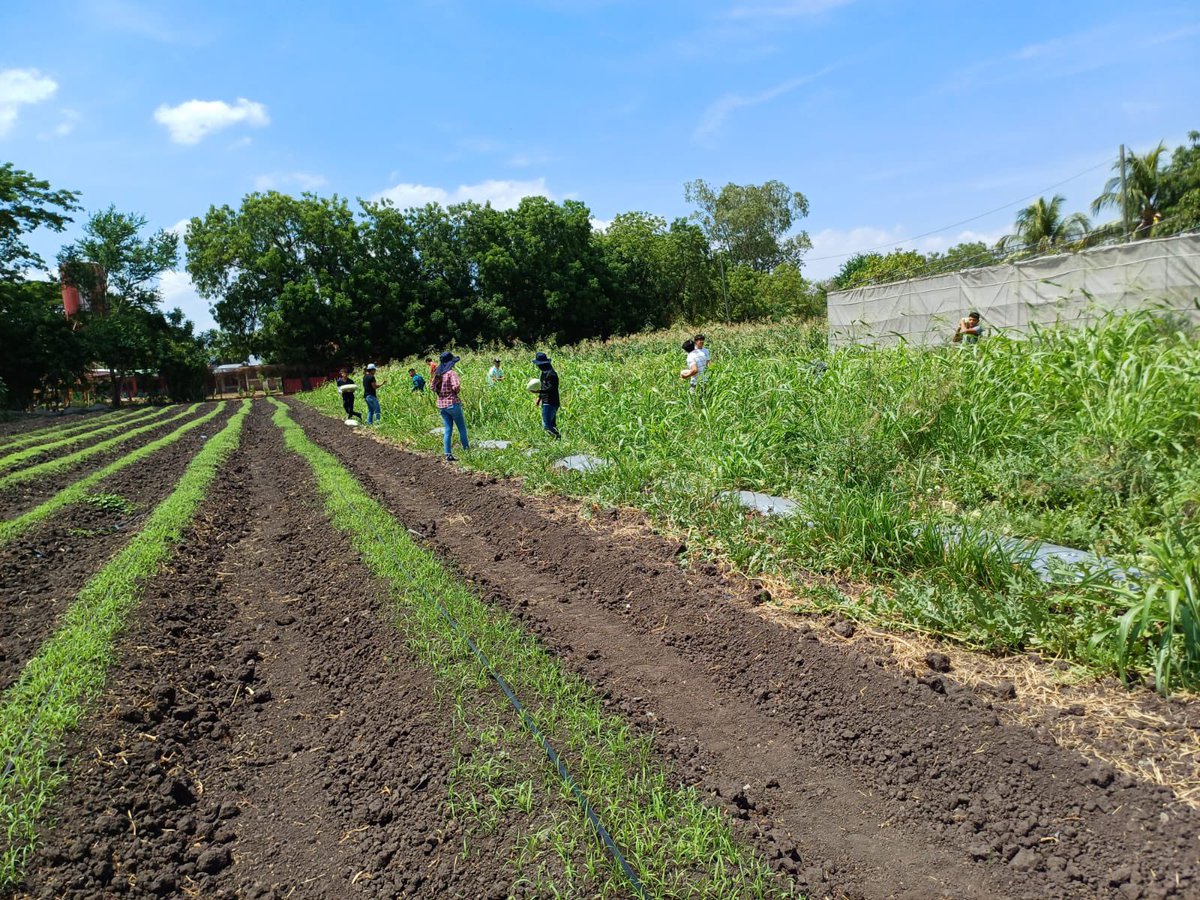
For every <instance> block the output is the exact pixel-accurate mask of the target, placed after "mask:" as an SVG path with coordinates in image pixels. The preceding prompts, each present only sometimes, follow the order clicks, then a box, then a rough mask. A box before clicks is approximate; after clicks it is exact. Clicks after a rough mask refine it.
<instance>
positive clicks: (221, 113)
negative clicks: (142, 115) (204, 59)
mask: <svg viewBox="0 0 1200 900" xmlns="http://www.w3.org/2000/svg"><path fill="white" fill-rule="evenodd" d="M154 121H156V122H158V123H159V124H160V125H163V126H165V127H166V129H167V132H168V133H169V134H170V135H171V140H172V141H174V142H175V143H176V144H198V143H200V141H202V140H204V138H206V137H208V136H209V135H210V134H212V133H213V132H215V131H221V130H222V129H224V128H229V127H230V126H232V125H237V124H239V123H244V124H246V125H250V126H253V127H255V128H262V127H263V126H265V125H268V124H270V122H271V120H270V118H269V117H268V116H267V108H266V107H265V106H263V105H262V104H261V103H255V102H254V101H253V100H247V99H246V98H245V97H239V98H238V99H237V102H236V103H233V104H229V103H226V102H225V101H224V100H188V101H187V102H185V103H180V104H179V105H178V106H168V105H167V104H165V103H164V104H163V105H162V106H160V107H159V108H158V109H156V110H155V111H154Z"/></svg>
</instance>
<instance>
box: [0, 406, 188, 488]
mask: <svg viewBox="0 0 1200 900" xmlns="http://www.w3.org/2000/svg"><path fill="white" fill-rule="evenodd" d="M168 409H169V407H163V408H162V409H156V410H149V411H147V412H146V413H143V414H140V415H138V416H134V417H131V418H129V419H122V420H121V421H119V422H115V423H110V424H107V425H102V426H100V427H99V428H93V429H91V430H88V431H83V432H79V433H76V434H73V435H68V436H61V435H54V436H53V439H52V440H49V441H46V442H44V443H38V444H34V445H33V446H31V447H25V448H24V449H21V450H15V451H13V452H12V453H8V454H6V455H4V456H0V472H2V471H4V470H5V469H11V468H12V467H13V466H17V465H20V464H21V463H22V462H24V461H25V460H27V459H29V458H30V457H33V456H40V455H41V454H43V453H49V452H51V451H52V450H57V449H58V448H59V447H66V446H68V445H71V444H81V443H85V442H87V441H90V440H94V439H96V438H98V437H102V436H103V435H106V434H111V433H112V432H114V431H122V430H124V429H126V428H127V427H128V426H129V425H130V423H132V422H142V421H148V420H150V419H156V418H158V417H159V416H161V415H163V414H164V413H166V412H167V410H168Z"/></svg>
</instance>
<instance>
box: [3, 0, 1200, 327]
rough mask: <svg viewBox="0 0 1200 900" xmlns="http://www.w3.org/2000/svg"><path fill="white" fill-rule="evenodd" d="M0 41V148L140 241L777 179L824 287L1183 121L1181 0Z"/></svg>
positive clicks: (286, 25)
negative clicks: (197, 219) (445, 205)
mask: <svg viewBox="0 0 1200 900" xmlns="http://www.w3.org/2000/svg"><path fill="white" fill-rule="evenodd" d="M0 35H2V36H3V37H2V38H0V160H8V161H12V162H14V163H15V164H16V165H17V166H18V167H20V168H25V169H29V170H31V171H33V172H34V173H36V174H37V175H38V176H39V177H42V178H47V179H49V180H50V181H51V182H52V183H53V184H54V185H55V186H56V187H67V188H73V189H76V190H80V191H82V192H83V201H84V203H85V205H86V207H87V208H88V209H96V208H100V207H103V206H106V205H108V204H109V203H116V204H117V206H118V208H120V209H122V210H126V211H136V212H140V213H142V214H143V215H145V216H146V217H147V218H148V219H149V220H150V222H151V224H152V225H154V226H155V227H164V228H169V227H173V226H176V225H177V223H179V222H181V221H182V220H185V219H187V218H189V217H191V216H193V215H201V214H203V213H204V211H205V210H206V209H207V208H208V207H209V205H211V204H221V203H229V204H233V205H236V204H237V203H238V201H239V200H240V198H241V197H242V196H243V195H244V194H246V193H248V192H250V191H253V190H256V189H257V190H261V189H266V188H276V189H278V190H285V191H290V192H299V191H302V190H314V191H317V192H320V193H324V194H330V193H337V194H340V195H343V196H348V197H352V198H353V197H374V196H378V195H380V194H388V195H390V196H392V197H393V198H394V199H396V200H397V201H398V202H400V203H401V204H402V205H408V204H410V203H421V202H425V201H426V200H430V199H436V200H441V201H442V202H454V201H456V200H459V199H464V198H468V197H469V198H472V199H477V200H489V199H490V200H492V201H493V202H494V203H495V204H496V205H501V206H505V205H511V204H513V203H514V202H515V201H516V199H518V198H519V197H520V196H522V195H524V194H530V193H542V194H546V195H548V196H551V197H554V198H556V199H564V198H575V199H579V200H583V201H585V202H586V203H587V204H588V205H589V206H590V208H591V209H592V212H593V214H594V215H595V216H596V218H597V219H598V220H599V221H600V222H601V223H602V222H603V221H604V220H607V219H611V218H612V216H613V215H615V214H616V213H618V212H623V211H627V210H645V211H648V212H654V213H657V214H660V215H663V216H665V217H667V218H668V219H670V218H672V217H674V216H679V215H686V214H687V213H688V212H689V208H688V206H687V204H686V203H685V202H684V199H683V183H684V182H685V181H687V180H690V179H692V178H704V179H706V180H708V181H709V182H711V183H714V184H717V185H720V184H724V183H725V182H728V181H735V182H739V183H748V182H761V181H765V180H767V179H771V178H776V179H779V180H782V181H784V182H785V183H787V184H788V185H789V186H791V187H792V188H793V189H794V190H800V191H803V192H804V193H805V194H806V195H807V196H808V198H809V201H810V203H811V214H810V216H809V218H808V219H807V220H806V221H805V222H804V223H803V224H804V227H805V228H806V229H807V230H808V232H809V234H810V235H811V236H812V238H813V241H814V245H815V246H814V249H813V250H812V251H811V252H810V254H809V257H810V261H809V263H808V265H807V268H806V274H808V275H810V276H812V277H825V276H828V275H830V274H832V273H833V272H835V271H836V270H837V268H838V266H839V265H840V263H841V262H842V260H843V258H844V255H845V254H848V253H851V252H854V251H856V250H862V249H870V248H874V247H877V246H883V247H885V248H888V247H891V246H896V245H897V244H898V243H899V242H900V241H901V240H902V239H904V238H907V237H910V236H913V235H919V234H925V233H926V232H935V233H933V234H930V235H928V236H927V237H923V238H921V239H919V240H917V241H915V242H912V243H910V244H905V246H916V247H918V248H920V249H926V250H928V249H938V248H944V247H945V246H948V245H950V244H952V243H956V242H957V241H959V240H961V239H975V238H979V237H982V238H983V239H985V240H989V241H990V240H994V239H996V238H998V237H999V236H1000V235H1001V234H1003V233H1004V232H1005V230H1006V229H1007V226H1008V225H1009V224H1010V223H1011V222H1012V219H1013V215H1014V212H1015V210H1016V209H1017V207H1018V206H1019V205H1020V204H1019V202H1018V201H1021V200H1024V199H1026V198H1027V197H1029V196H1030V195H1036V194H1038V193H1041V192H1043V191H1044V190H1045V189H1047V188H1050V187H1051V186H1052V185H1055V184H1057V183H1059V182H1064V181H1065V183H1064V184H1062V185H1060V186H1059V187H1057V188H1053V189H1051V190H1050V191H1048V192H1047V193H1053V192H1055V191H1057V192H1061V193H1063V194H1065V195H1066V196H1067V198H1068V204H1069V206H1071V207H1072V208H1078V209H1085V208H1086V206H1087V204H1088V202H1089V201H1090V200H1091V199H1092V198H1093V197H1094V196H1095V195H1096V194H1097V193H1099V191H1100V188H1101V185H1102V183H1103V181H1104V179H1105V178H1106V177H1107V175H1108V168H1107V167H1108V165H1109V164H1110V163H1111V161H1112V160H1113V159H1114V158H1115V156H1116V153H1117V147H1118V145H1119V144H1121V143H1122V142H1123V143H1125V144H1126V145H1128V146H1131V147H1133V148H1135V149H1138V150H1146V149H1149V148H1151V147H1153V146H1154V145H1155V144H1156V143H1157V142H1158V141H1159V140H1165V141H1166V142H1167V143H1168V145H1173V144H1177V143H1180V142H1182V141H1183V140H1184V139H1185V137H1186V134H1187V132H1188V131H1189V130H1191V129H1200V9H1198V8H1197V6H1196V4H1195V3H1194V2H1192V0H1188V2H1154V0H1147V2H1143V3H1140V4H1129V3H1127V2H1109V0H1088V2H1075V0H1040V2H1025V0H1006V2H990V0H988V2H983V0H979V2H976V0H911V2H901V0H722V2H716V0H713V2H703V0H678V2H676V0H662V2H654V0H640V2H638V0H628V2H625V0H504V2H501V0H476V2H468V0H424V2H422V0H412V2H401V0H397V2H389V3H383V2H354V3H350V2H334V0H328V2H319V3H317V2H293V3H284V2H278V0H276V2H248V0H241V2H237V3H232V2H226V0H204V2H192V0H179V2H151V0H40V2H37V3H32V2H30V3H4V4H3V5H2V6H0ZM1089 170H1090V171H1089ZM1081 173H1083V174H1081ZM1075 176H1079V177H1075ZM1068 179H1069V180H1068ZM997 208H999V209H998V211H996V212H992V213H990V214H989V215H983V216H980V214H982V213H986V212H988V211H989V210H997ZM965 220H970V221H965ZM957 223H963V224H957ZM946 226H953V227H949V228H947V227H946ZM69 237H70V234H68V235H67V238H69ZM63 239H64V238H63V237H62V236H59V235H53V234H47V235H37V236H36V237H35V240H34V244H35V246H36V247H37V249H38V250H39V251H40V252H42V254H43V256H45V257H46V258H47V259H51V258H52V257H53V255H54V252H55V251H56V250H57V248H58V247H59V246H60V244H61V243H62V242H63ZM163 288H164V293H165V294H166V298H167V302H168V304H169V305H180V306H182V307H183V308H184V310H185V312H187V313H188V314H189V316H190V317H192V318H193V319H194V320H196V321H197V322H198V324H200V325H201V326H202V327H208V326H209V325H211V319H210V318H209V316H208V312H207V308H206V304H205V303H204V302H203V301H201V300H199V298H197V297H196V296H195V295H194V292H192V291H191V289H190V284H189V282H188V280H187V278H186V275H185V274H183V273H182V272H179V273H169V274H168V276H167V277H166V278H165V279H164V283H163Z"/></svg>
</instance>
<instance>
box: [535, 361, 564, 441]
mask: <svg viewBox="0 0 1200 900" xmlns="http://www.w3.org/2000/svg"><path fill="white" fill-rule="evenodd" d="M533 364H534V365H535V366H537V368H538V381H540V382H541V389H540V390H539V391H538V396H537V401H536V402H537V405H538V406H540V407H541V408H542V428H544V429H545V430H546V431H547V432H549V433H550V434H551V435H552V436H553V437H554V439H555V440H556V441H557V440H560V439H561V438H562V435H561V434H559V433H558V409H559V407H560V406H561V405H562V400H561V398H560V397H559V394H558V373H557V372H555V371H554V366H553V365H551V364H550V357H548V356H547V355H546V354H545V353H542V352H541V351H540V350H539V351H538V353H537V355H536V356H535V357H534V358H533Z"/></svg>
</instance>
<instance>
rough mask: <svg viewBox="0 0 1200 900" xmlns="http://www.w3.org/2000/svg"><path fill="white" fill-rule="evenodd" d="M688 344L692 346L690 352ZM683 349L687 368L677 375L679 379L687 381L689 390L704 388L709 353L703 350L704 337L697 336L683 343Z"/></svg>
mask: <svg viewBox="0 0 1200 900" xmlns="http://www.w3.org/2000/svg"><path fill="white" fill-rule="evenodd" d="M688 344H691V345H692V349H691V350H688ZM683 349H684V351H685V352H686V353H687V368H686V369H684V370H683V371H682V372H680V373H679V377H680V378H686V379H688V382H689V390H692V391H696V390H698V389H700V388H703V387H704V382H705V379H706V377H707V376H706V375H705V370H706V369H707V368H708V360H709V352H708V350H706V349H705V348H704V335H702V334H698V335H696V336H695V337H694V338H692V339H691V340H690V341H684V342H683Z"/></svg>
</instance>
